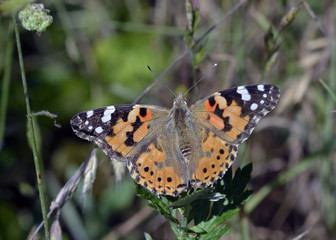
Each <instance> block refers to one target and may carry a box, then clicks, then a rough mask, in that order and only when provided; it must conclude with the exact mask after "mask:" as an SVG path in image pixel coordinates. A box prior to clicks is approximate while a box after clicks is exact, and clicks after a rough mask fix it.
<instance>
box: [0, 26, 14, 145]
mask: <svg viewBox="0 0 336 240" xmlns="http://www.w3.org/2000/svg"><path fill="white" fill-rule="evenodd" d="M12 35H13V24H12V22H10V23H9V28H8V37H7V46H6V54H5V67H4V75H3V79H2V90H1V107H0V150H1V148H2V146H3V139H4V135H5V125H6V124H5V123H6V112H7V103H8V96H9V79H10V73H11V69H12V59H13V45H14V41H13V40H12Z"/></svg>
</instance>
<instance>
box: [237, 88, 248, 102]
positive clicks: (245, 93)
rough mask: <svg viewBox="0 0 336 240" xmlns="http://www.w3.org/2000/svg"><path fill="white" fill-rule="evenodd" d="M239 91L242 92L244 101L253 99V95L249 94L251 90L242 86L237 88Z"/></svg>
mask: <svg viewBox="0 0 336 240" xmlns="http://www.w3.org/2000/svg"><path fill="white" fill-rule="evenodd" d="M237 93H239V94H241V95H242V96H241V98H242V99H243V100H244V101H250V100H251V95H250V94H249V92H248V91H247V89H246V88H245V87H244V86H240V87H238V88H237Z"/></svg>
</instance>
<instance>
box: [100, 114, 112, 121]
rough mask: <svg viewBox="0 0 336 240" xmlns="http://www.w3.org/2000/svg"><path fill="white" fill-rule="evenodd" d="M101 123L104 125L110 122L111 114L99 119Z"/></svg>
mask: <svg viewBox="0 0 336 240" xmlns="http://www.w3.org/2000/svg"><path fill="white" fill-rule="evenodd" d="M101 120H102V122H104V123H106V122H108V121H110V120H111V114H109V115H104V117H102V118H101Z"/></svg>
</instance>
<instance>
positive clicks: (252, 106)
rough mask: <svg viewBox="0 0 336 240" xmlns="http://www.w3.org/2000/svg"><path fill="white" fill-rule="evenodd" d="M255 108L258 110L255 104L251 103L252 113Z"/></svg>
mask: <svg viewBox="0 0 336 240" xmlns="http://www.w3.org/2000/svg"><path fill="white" fill-rule="evenodd" d="M257 108H258V104H256V103H252V105H251V110H252V111H254V110H256V109H257Z"/></svg>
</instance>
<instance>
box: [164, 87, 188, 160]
mask: <svg viewBox="0 0 336 240" xmlns="http://www.w3.org/2000/svg"><path fill="white" fill-rule="evenodd" d="M169 115H170V116H171V119H172V124H173V127H174V129H176V143H177V147H178V148H179V150H180V151H181V153H182V155H183V157H184V158H185V159H186V161H189V160H190V155H191V148H192V146H191V143H192V136H191V135H190V133H191V132H192V131H191V130H192V129H190V128H191V126H190V118H191V117H192V114H191V112H190V110H189V108H188V106H187V101H186V100H185V99H184V98H183V96H182V94H181V93H180V94H179V96H178V97H177V98H176V99H175V100H174V106H173V108H172V109H171V111H170V114H169Z"/></svg>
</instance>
